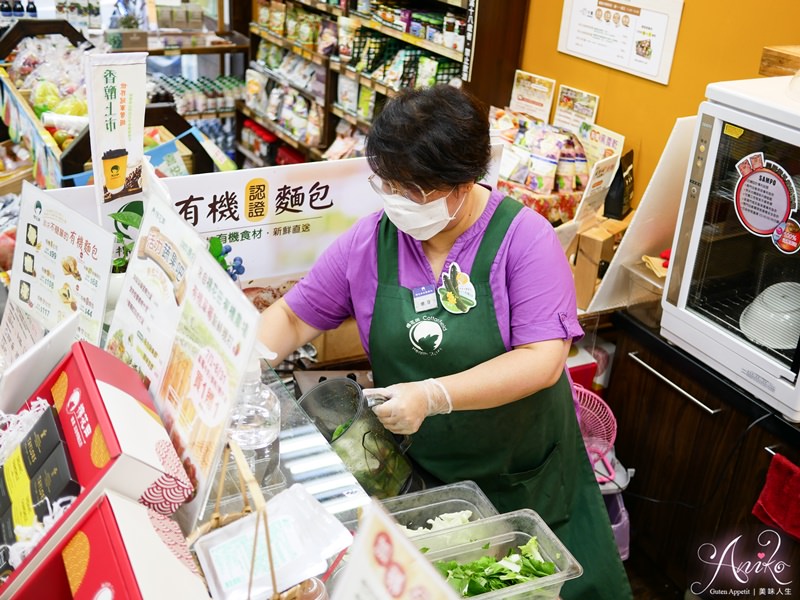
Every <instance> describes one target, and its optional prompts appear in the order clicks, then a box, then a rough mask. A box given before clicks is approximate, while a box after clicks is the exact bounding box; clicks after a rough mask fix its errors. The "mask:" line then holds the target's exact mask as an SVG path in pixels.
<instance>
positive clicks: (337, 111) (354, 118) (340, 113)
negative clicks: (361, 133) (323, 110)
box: [330, 104, 372, 128]
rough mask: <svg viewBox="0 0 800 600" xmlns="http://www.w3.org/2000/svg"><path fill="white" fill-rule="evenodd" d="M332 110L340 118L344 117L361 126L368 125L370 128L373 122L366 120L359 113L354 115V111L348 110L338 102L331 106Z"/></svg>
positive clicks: (349, 121) (352, 123)
mask: <svg viewBox="0 0 800 600" xmlns="http://www.w3.org/2000/svg"><path fill="white" fill-rule="evenodd" d="M330 111H331V112H332V113H333V114H334V115H336V116H337V117H339V118H340V119H344V120H345V121H347V122H348V123H350V124H351V125H357V126H359V127H366V128H369V127H371V126H372V123H370V122H369V121H365V120H364V119H362V118H360V117H359V116H358V115H354V114H353V113H349V112H347V111H346V110H344V109H343V108H342V107H341V106H338V105H336V104H334V105H332V106H331V108H330Z"/></svg>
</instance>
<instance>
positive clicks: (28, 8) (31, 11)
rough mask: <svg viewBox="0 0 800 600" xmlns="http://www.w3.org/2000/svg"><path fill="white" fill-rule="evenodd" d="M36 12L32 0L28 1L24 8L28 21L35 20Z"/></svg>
mask: <svg viewBox="0 0 800 600" xmlns="http://www.w3.org/2000/svg"><path fill="white" fill-rule="evenodd" d="M38 12H39V11H37V10H36V4H34V3H33V0H28V5H27V6H26V7H25V14H26V16H27V17H28V18H30V19H35V18H36V17H37V16H39V15H38Z"/></svg>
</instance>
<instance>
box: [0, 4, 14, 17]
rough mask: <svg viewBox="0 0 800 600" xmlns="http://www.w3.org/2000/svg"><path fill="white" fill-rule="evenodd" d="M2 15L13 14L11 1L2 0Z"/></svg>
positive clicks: (0, 9) (0, 10) (0, 6)
mask: <svg viewBox="0 0 800 600" xmlns="http://www.w3.org/2000/svg"><path fill="white" fill-rule="evenodd" d="M0 16H3V17H10V16H11V2H9V1H8V0H2V2H0Z"/></svg>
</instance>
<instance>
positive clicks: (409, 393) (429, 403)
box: [364, 379, 453, 435]
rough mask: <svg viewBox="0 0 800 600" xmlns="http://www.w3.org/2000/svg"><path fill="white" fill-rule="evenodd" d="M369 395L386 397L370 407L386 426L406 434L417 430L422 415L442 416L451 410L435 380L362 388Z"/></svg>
mask: <svg viewBox="0 0 800 600" xmlns="http://www.w3.org/2000/svg"><path fill="white" fill-rule="evenodd" d="M364 393H365V394H366V395H367V396H368V397H369V396H376V395H380V396H385V397H386V398H388V400H386V402H383V403H382V404H377V405H375V406H373V407H372V412H374V413H375V415H376V416H377V417H378V419H379V420H380V422H381V423H382V424H383V426H384V427H386V429H388V430H389V431H391V432H392V433H398V434H401V435H409V434H411V433H415V432H416V431H417V430H419V428H420V426H421V425H422V421H424V420H425V417H429V416H431V415H444V414H447V413H449V412H452V410H453V401H452V400H451V399H450V394H449V393H448V391H447V388H445V387H444V385H442V384H441V383H440V382H439V381H437V380H435V379H425V380H424V381H413V382H411V383H398V384H395V385H390V386H389V387H386V388H374V389H371V390H369V389H367V390H364Z"/></svg>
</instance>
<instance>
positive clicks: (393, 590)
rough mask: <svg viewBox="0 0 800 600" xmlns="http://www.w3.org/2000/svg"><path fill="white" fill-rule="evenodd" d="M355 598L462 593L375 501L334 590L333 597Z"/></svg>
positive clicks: (435, 597)
mask: <svg viewBox="0 0 800 600" xmlns="http://www.w3.org/2000/svg"><path fill="white" fill-rule="evenodd" d="M352 598H370V599H372V600H416V599H417V598H425V599H426V600H456V599H457V598H459V595H458V594H456V592H455V590H453V588H451V587H450V586H449V585H448V584H447V582H446V581H445V580H444V578H443V577H442V576H441V575H440V574H439V572H438V571H437V570H436V569H435V568H434V566H433V565H432V564H431V563H430V562H429V561H428V560H426V558H425V557H424V556H423V554H422V552H420V551H419V550H418V549H417V547H416V546H414V544H413V543H412V542H411V540H410V539H409V538H408V537H407V536H406V534H404V533H403V532H402V531H401V530H400V528H399V527H398V526H397V522H396V521H395V520H394V519H392V517H390V516H389V515H388V514H387V512H386V510H385V509H384V508H383V507H382V506H381V505H380V504H379V503H378V502H377V501H376V500H373V501H372V502H370V504H368V505H367V506H365V507H364V513H363V516H362V518H361V520H360V522H359V525H358V532H357V533H356V537H355V540H354V541H353V545H352V546H351V547H350V550H349V552H348V554H347V563H346V566H345V567H344V570H343V572H342V574H341V576H338V577H337V578H336V587H335V588H334V590H333V596H332V599H333V600H350V599H352Z"/></svg>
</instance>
